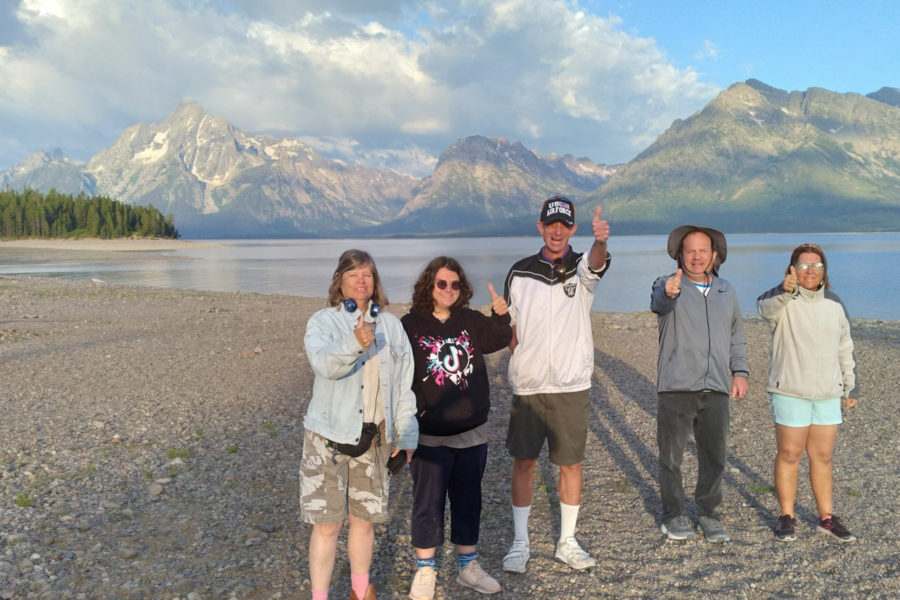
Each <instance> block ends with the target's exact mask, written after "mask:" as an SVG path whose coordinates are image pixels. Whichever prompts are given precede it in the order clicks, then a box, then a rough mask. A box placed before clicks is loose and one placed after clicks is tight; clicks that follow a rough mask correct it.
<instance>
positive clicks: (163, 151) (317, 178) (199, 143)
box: [0, 80, 900, 238]
mask: <svg viewBox="0 0 900 600" xmlns="http://www.w3.org/2000/svg"><path fill="white" fill-rule="evenodd" d="M0 186H6V187H10V188H13V189H21V188H24V187H26V186H27V187H31V188H35V189H38V190H41V191H48V190H49V189H51V188H55V189H56V190H57V191H60V192H64V193H73V194H77V193H79V192H85V193H87V194H89V195H94V194H101V195H106V196H110V197H113V198H116V199H119V200H124V201H126V202H132V203H140V204H152V205H153V206H154V207H155V208H157V209H158V210H160V211H161V212H163V213H166V214H172V215H174V217H175V225H176V227H177V228H178V230H179V232H180V233H181V235H182V236H184V237H189V238H191V237H306V236H309V237H314V236H330V237H353V236H384V235H407V236H408V235H449V234H456V235H504V234H510V235H512V234H533V233H534V232H535V228H534V227H535V226H534V223H535V221H536V220H537V214H538V210H539V207H540V204H541V202H542V201H543V200H544V199H545V198H547V197H549V196H551V195H555V194H562V195H567V196H569V197H572V198H573V199H575V200H576V203H577V207H578V215H577V217H578V221H579V222H581V223H586V222H587V221H589V220H590V215H591V214H592V213H593V207H594V206H596V205H597V204H601V205H602V206H603V209H604V211H603V215H604V217H605V218H607V219H609V220H610V222H611V224H613V229H614V231H615V232H617V233H664V232H667V231H668V230H670V229H671V228H672V227H673V226H675V225H678V224H682V223H685V222H696V223H701V224H705V225H709V226H713V227H719V228H722V229H724V230H726V231H745V232H767V231H898V230H900V90H898V89H897V88H887V87H886V88H882V89H881V90H879V91H877V92H874V93H871V94H869V95H868V96H862V95H859V94H853V93H848V94H839V93H835V92H831V91H828V90H824V89H821V88H810V89H808V90H806V91H805V92H798V91H792V92H787V91H784V90H779V89H776V88H773V87H770V86H768V85H766V84H764V83H762V82H760V81H756V80H748V81H746V82H743V83H736V84H734V85H732V86H730V87H729V88H728V89H727V90H724V91H723V92H721V93H720V94H719V95H718V96H717V97H716V98H715V99H714V100H712V101H711V102H710V103H709V104H707V106H706V107H704V108H703V109H702V110H701V111H698V112H697V113H695V114H693V115H691V116H690V117H688V118H686V119H684V120H677V121H675V122H674V123H673V124H672V125H671V126H670V127H669V129H668V130H667V131H665V132H664V133H663V134H662V135H660V137H659V138H658V139H657V140H656V141H655V142H654V143H653V144H651V145H650V146H649V147H648V148H647V149H646V150H644V151H643V152H642V153H641V154H639V155H638V156H637V157H635V158H634V159H633V160H632V161H630V162H629V163H627V164H625V165H619V166H608V165H599V164H595V163H593V162H592V161H591V160H590V159H588V158H575V157H573V156H571V155H565V156H561V157H560V156H556V155H550V156H541V155H540V154H538V153H536V152H535V151H533V150H529V149H528V148H526V147H525V146H523V145H522V144H521V143H519V142H509V141H507V140H505V139H502V138H488V137H484V136H480V135H475V136H471V137H468V138H465V139H460V140H456V141H455V142H453V143H452V144H451V145H450V146H449V147H448V148H447V149H446V150H445V151H444V152H443V153H442V154H441V156H440V158H439V160H438V162H437V165H436V166H435V169H434V172H433V173H432V174H431V175H430V176H428V177H425V178H423V179H416V178H413V177H410V176H407V175H402V174H399V173H397V172H395V171H391V170H377V169H371V168H367V167H364V166H362V165H359V164H348V163H346V162H343V161H340V160H335V159H329V158H325V157H323V156H322V155H320V154H319V153H317V152H316V151H315V150H314V149H313V148H312V147H311V146H309V145H308V144H305V143H304V142H302V141H300V140H296V139H290V138H276V137H273V136H269V135H250V134H247V133H244V132H242V131H240V130H239V129H237V128H235V127H233V126H232V125H231V124H230V123H229V122H228V121H227V120H226V119H225V118H224V117H221V116H212V115H209V114H207V113H206V112H205V111H204V110H203V108H202V107H201V106H200V105H198V104H197V103H194V102H188V103H185V104H182V105H181V106H179V107H177V109H176V110H175V111H174V112H173V113H172V114H171V115H169V116H168V118H167V119H166V120H165V121H163V122H162V123H159V124H152V125H147V124H136V125H133V126H131V127H129V128H128V129H126V130H125V131H124V132H123V133H122V135H121V137H120V138H119V140H118V141H117V142H116V143H115V144H113V146H111V147H109V148H107V149H105V150H102V151H101V152H99V153H97V154H96V155H94V156H93V157H91V159H90V160H89V161H88V162H87V163H86V164H78V163H74V162H71V161H70V160H68V159H67V158H66V157H65V156H64V155H63V154H62V152H60V151H54V152H49V153H39V154H35V155H33V156H30V157H28V158H27V159H26V160H25V161H23V162H22V163H20V164H18V165H16V166H14V167H12V168H10V169H9V170H7V171H5V172H3V173H0Z"/></svg>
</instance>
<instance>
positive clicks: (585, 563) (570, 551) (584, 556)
mask: <svg viewBox="0 0 900 600" xmlns="http://www.w3.org/2000/svg"><path fill="white" fill-rule="evenodd" d="M556 558H558V559H559V560H561V561H563V562H564V563H566V564H567V565H569V566H570V567H572V568H573V569H579V570H580V569H588V568H590V567H593V566H594V565H596V564H597V561H596V560H594V558H593V557H592V556H591V555H590V554H588V553H587V552H585V551H584V550H582V548H581V546H579V545H578V542H577V541H576V540H575V538H574V537H567V538H566V539H564V540H560V541H559V544H557V545H556Z"/></svg>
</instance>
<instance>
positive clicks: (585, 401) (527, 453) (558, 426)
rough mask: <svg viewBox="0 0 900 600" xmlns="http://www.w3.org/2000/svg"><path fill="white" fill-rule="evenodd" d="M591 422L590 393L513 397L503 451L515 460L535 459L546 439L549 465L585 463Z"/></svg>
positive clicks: (588, 391)
mask: <svg viewBox="0 0 900 600" xmlns="http://www.w3.org/2000/svg"><path fill="white" fill-rule="evenodd" d="M588 421H590V390H583V391H580V392H568V393H565V394H532V395H528V396H517V395H513V401H512V410H511V411H510V413H509V430H508V431H507V433H506V449H507V450H509V453H510V454H511V455H512V456H514V457H515V458H523V459H526V460H534V459H537V458H538V456H540V454H541V448H543V447H544V440H547V447H548V448H549V450H550V462H552V463H553V464H554V465H562V466H567V465H574V464H577V463H580V462H581V461H583V460H584V447H585V443H586V441H587V430H588Z"/></svg>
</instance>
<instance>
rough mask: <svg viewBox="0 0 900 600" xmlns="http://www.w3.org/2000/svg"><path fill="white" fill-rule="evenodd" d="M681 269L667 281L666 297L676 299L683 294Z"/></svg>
mask: <svg viewBox="0 0 900 600" xmlns="http://www.w3.org/2000/svg"><path fill="white" fill-rule="evenodd" d="M681 273H682V271H681V269H678V270H677V271H675V274H674V275H672V276H671V277H669V278H668V279H666V296H668V297H669V298H675V297H676V296H677V295H678V294H680V293H681Z"/></svg>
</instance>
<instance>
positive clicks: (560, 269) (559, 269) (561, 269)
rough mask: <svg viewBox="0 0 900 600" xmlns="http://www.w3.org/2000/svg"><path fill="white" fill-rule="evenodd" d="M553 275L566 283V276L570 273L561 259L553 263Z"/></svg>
mask: <svg viewBox="0 0 900 600" xmlns="http://www.w3.org/2000/svg"><path fill="white" fill-rule="evenodd" d="M553 274H554V275H556V277H557V278H559V279H560V280H561V281H562V282H563V283H565V282H566V276H567V275H568V271H567V270H566V265H564V264H563V261H562V259H561V258H557V259H556V260H554V261H553Z"/></svg>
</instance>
